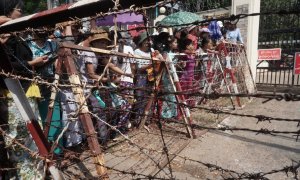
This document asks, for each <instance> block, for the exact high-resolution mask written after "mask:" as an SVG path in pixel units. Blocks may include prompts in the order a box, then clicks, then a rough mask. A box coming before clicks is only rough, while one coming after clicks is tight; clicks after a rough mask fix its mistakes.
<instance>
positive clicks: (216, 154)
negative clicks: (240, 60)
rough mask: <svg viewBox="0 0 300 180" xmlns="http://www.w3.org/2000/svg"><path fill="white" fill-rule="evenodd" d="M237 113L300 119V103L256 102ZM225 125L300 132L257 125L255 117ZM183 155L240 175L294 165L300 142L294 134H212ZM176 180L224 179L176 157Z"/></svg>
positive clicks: (289, 125)
mask: <svg viewBox="0 0 300 180" xmlns="http://www.w3.org/2000/svg"><path fill="white" fill-rule="evenodd" d="M236 112H237V113H241V114H252V115H257V114H261V115H265V116H270V117H281V118H289V119H294V118H298V119H300V102H284V101H282V102H279V101H276V100H272V101H269V102H267V103H265V104H263V103H262V100H261V99H255V100H254V101H253V102H252V103H250V104H248V105H247V106H246V107H245V108H244V109H243V110H237V111H236ZM222 123H223V124H225V125H228V126H236V127H246V128H251V129H260V128H268V129H270V130H273V129H274V130H278V131H297V130H299V129H300V127H297V123H294V122H272V123H269V122H264V123H259V124H256V121H255V120H254V119H253V118H245V117H243V118H241V117H237V116H230V117H228V118H226V119H225V120H224V121H223V122H222ZM179 155H181V156H185V157H187V158H191V159H194V160H198V161H201V162H205V163H212V164H215V165H218V166H221V167H223V168H226V169H230V170H234V171H237V172H240V173H243V172H248V173H258V172H269V171H272V170H274V169H281V168H283V167H284V166H290V165H291V164H292V161H298V162H299V161H300V140H299V141H298V142H296V141H295V137H292V136H291V135H286V134H281V135H278V136H270V135H262V134H259V135H256V134H255V133H251V132H233V133H232V132H208V133H206V134H205V135H204V136H202V137H201V138H198V139H196V140H193V141H192V142H191V143H190V144H189V146H187V147H186V148H185V149H184V150H183V151H182V152H181V153H180V154H179ZM172 165H173V167H174V170H175V172H174V176H175V177H176V179H222V178H221V174H220V173H219V172H215V171H214V172H209V171H208V169H207V168H205V167H204V166H201V165H199V163H194V162H190V161H185V162H184V161H183V160H182V159H181V158H175V160H174V161H173V164H172ZM267 177H268V178H270V179H293V178H292V177H291V176H289V177H287V176H286V175H285V174H284V173H277V174H273V175H269V176H267Z"/></svg>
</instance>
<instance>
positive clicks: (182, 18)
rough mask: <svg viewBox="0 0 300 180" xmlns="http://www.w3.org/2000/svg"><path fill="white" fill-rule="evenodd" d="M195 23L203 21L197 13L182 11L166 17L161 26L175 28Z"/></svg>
mask: <svg viewBox="0 0 300 180" xmlns="http://www.w3.org/2000/svg"><path fill="white" fill-rule="evenodd" d="M195 21H202V18H201V17H200V16H199V15H198V14H195V13H191V12H185V11H180V12H177V13H174V14H171V15H169V16H167V17H165V18H164V19H162V20H161V21H160V24H161V25H163V26H173V25H180V24H188V23H193V22H195Z"/></svg>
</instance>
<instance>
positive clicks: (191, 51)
mask: <svg viewBox="0 0 300 180" xmlns="http://www.w3.org/2000/svg"><path fill="white" fill-rule="evenodd" d="M179 49H180V51H181V52H182V53H185V54H186V56H185V59H184V62H183V73H182V75H181V77H180V82H181V87H182V91H183V92H184V93H188V94H190V93H192V92H193V90H194V88H193V81H194V71H195V65H196V59H195V47H194V45H193V41H192V40H190V39H183V40H181V41H180V43H179ZM190 97H191V96H190V95H185V98H186V99H187V100H188V101H187V103H188V105H194V102H195V101H193V100H191V99H189V98H190Z"/></svg>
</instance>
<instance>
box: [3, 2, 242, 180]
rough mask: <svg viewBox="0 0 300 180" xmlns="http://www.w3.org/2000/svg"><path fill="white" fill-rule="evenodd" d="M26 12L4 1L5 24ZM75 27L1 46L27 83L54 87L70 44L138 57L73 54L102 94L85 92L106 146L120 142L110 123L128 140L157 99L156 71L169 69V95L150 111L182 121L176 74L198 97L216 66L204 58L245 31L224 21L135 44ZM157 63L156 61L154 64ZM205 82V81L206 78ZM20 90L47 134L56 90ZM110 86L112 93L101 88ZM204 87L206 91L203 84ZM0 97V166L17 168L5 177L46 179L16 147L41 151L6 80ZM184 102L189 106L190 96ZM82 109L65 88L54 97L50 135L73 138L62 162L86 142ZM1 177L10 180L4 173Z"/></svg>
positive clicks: (65, 144)
mask: <svg viewBox="0 0 300 180" xmlns="http://www.w3.org/2000/svg"><path fill="white" fill-rule="evenodd" d="M23 8H24V4H23V1H22V0H2V1H1V4H0V10H1V14H0V15H1V16H0V23H5V22H7V21H9V20H12V19H16V18H19V17H21V15H22V9H23ZM70 24H71V23H70V22H67V23H60V24H57V25H56V26H55V31H53V32H51V33H49V32H48V31H45V32H43V31H33V32H31V33H24V34H18V35H15V34H10V35H9V36H7V35H1V44H2V46H3V47H4V49H5V50H6V53H7V54H8V56H9V59H10V62H11V65H12V67H13V72H14V73H16V74H18V75H22V76H24V77H33V76H39V77H41V78H42V79H44V80H46V81H47V82H49V83H52V82H53V81H54V76H55V70H57V69H58V67H57V64H58V59H57V56H55V54H56V52H57V51H58V49H59V47H58V44H57V41H60V42H62V41H68V42H71V43H73V44H76V45H79V46H83V47H93V48H98V49H104V50H112V51H115V52H121V53H126V54H131V55H136V56H139V57H140V58H128V57H121V56H113V55H109V54H103V53H97V52H90V51H83V50H76V49H73V50H72V53H73V56H72V58H73V60H74V63H75V65H76V68H77V70H78V72H79V77H80V80H81V83H82V84H84V85H93V86H96V88H87V87H89V86H84V87H85V88H84V94H85V97H86V101H87V103H88V107H89V110H90V111H91V112H92V113H93V114H95V115H96V116H97V118H95V119H94V126H95V129H96V131H97V134H98V137H99V142H100V143H101V144H102V145H105V144H106V143H107V141H108V140H109V139H113V138H114V137H115V136H116V132H115V131H113V130H111V128H109V127H108V126H107V124H106V123H109V124H110V125H112V126H114V127H116V128H118V129H119V130H120V131H121V132H123V133H126V132H127V131H128V130H129V129H130V128H132V127H137V126H138V125H139V123H140V121H141V119H142V117H143V115H144V111H145V107H146V106H147V102H148V100H149V98H150V93H151V91H149V90H151V89H153V87H154V86H155V83H156V82H155V81H156V78H158V76H156V75H157V74H159V72H158V71H157V69H162V68H161V67H163V68H165V69H166V70H165V71H162V72H163V73H162V74H161V83H160V86H159V88H160V89H161V90H162V91H163V92H170V93H169V94H166V95H164V96H163V98H162V99H161V100H159V102H158V105H157V107H158V108H150V110H152V111H153V114H154V116H155V117H160V118H163V119H178V118H180V117H181V116H182V114H181V112H180V111H179V110H178V106H177V103H176V97H175V95H174V94H172V92H174V91H175V90H176V89H174V84H173V80H174V77H173V76H172V74H174V73H175V74H176V75H178V76H179V81H180V84H181V87H182V90H183V91H184V92H186V91H192V90H193V88H194V83H193V82H194V79H195V71H197V70H199V71H202V72H205V71H206V69H207V67H208V66H209V61H208V58H207V56H205V55H204V54H206V53H207V52H209V51H211V50H214V47H215V46H216V44H217V43H219V42H220V41H226V40H228V41H231V42H234V43H236V42H237V41H238V42H240V43H243V41H242V38H241V35H240V31H239V29H238V28H236V25H235V24H232V23H230V22H226V23H225V25H224V26H223V23H222V22H220V21H219V22H217V21H213V22H212V23H210V24H207V25H204V26H195V25H193V26H190V27H186V28H181V29H174V30H173V33H172V34H170V33H168V32H161V31H160V29H159V27H158V33H156V35H152V36H151V35H149V33H147V32H146V31H141V32H140V34H139V35H138V36H137V37H131V36H130V34H129V33H119V32H118V33H115V31H114V30H112V29H111V30H110V29H109V28H107V27H96V28H92V29H91V30H90V31H89V32H82V31H80V30H81V29H82V28H81V25H78V24H76V25H74V24H72V25H70ZM115 39H116V41H115ZM142 57H143V58H142ZM153 57H155V58H156V59H157V60H156V61H152V60H151V58H153ZM60 71H61V72H62V75H61V77H60V83H62V84H64V83H69V80H70V79H69V78H70V75H68V74H67V71H66V69H65V68H63V67H62V68H60ZM199 78H200V79H204V78H205V73H204V74H203V75H200V77H199ZM20 82H21V85H22V88H23V90H24V92H26V95H27V98H28V100H29V102H30V105H31V107H32V110H33V112H34V113H35V116H36V119H37V120H39V122H40V124H41V127H42V128H45V127H46V119H47V114H48V106H49V104H50V99H51V93H52V91H51V88H50V87H49V86H47V85H45V84H38V85H36V84H34V83H32V82H29V81H25V80H21V81H20ZM103 86H105V87H107V88H97V87H103ZM199 86H200V88H201V86H203V83H202V85H201V83H200V84H199ZM0 90H1V96H2V97H5V99H1V101H0V103H1V108H0V111H1V112H0V113H1V114H6V116H2V117H1V122H0V125H1V128H3V129H4V130H5V131H6V133H7V135H3V134H2V135H1V136H0V142H4V143H0V151H1V152H0V156H1V160H4V161H3V162H1V163H0V168H1V167H16V166H17V165H18V169H17V172H18V173H10V172H11V171H8V173H5V174H6V177H10V178H11V177H19V178H20V177H21V178H24V179H27V178H29V179H31V178H32V177H35V178H39V177H42V173H40V172H39V171H38V170H37V169H38V168H36V167H35V166H36V163H32V162H33V161H37V160H34V159H33V158H32V157H31V156H30V154H29V153H28V152H26V151H25V150H24V149H22V148H20V147H17V145H16V144H15V143H14V139H17V140H18V141H20V142H21V143H22V144H24V145H25V146H26V147H28V148H29V149H32V150H33V151H36V150H37V148H36V145H35V144H34V142H33V140H32V138H31V136H30V135H29V133H28V131H27V128H26V124H25V122H24V120H23V119H22V116H21V114H20V112H19V111H18V109H17V105H16V104H15V102H14V101H13V100H12V98H11V96H10V93H9V91H8V89H7V87H6V86H5V83H4V82H3V78H2V81H1V86H0ZM185 96H186V99H189V96H188V95H185ZM195 103H196V102H194V101H192V100H189V101H188V104H190V105H195ZM78 108H79V105H78V104H77V103H76V102H75V100H74V93H73V91H72V89H71V88H68V87H62V88H60V91H59V92H58V94H57V95H56V97H55V103H54V108H53V114H52V122H51V125H50V129H49V134H48V139H49V140H50V141H55V139H56V138H57V136H58V135H59V134H60V133H61V131H62V129H63V128H64V127H66V126H67V129H68V130H67V131H66V132H65V133H64V136H63V138H62V139H61V140H60V141H59V145H58V147H57V148H56V149H55V151H54V152H55V153H56V154H58V155H59V154H62V153H63V152H64V149H69V150H74V151H76V150H77V148H78V147H81V146H82V143H84V142H85V138H86V137H85V134H84V132H83V130H82V126H81V123H80V121H79V120H78V117H75V120H74V117H73V116H72V114H74V112H76V111H77V110H78ZM70 119H72V120H70ZM149 122H150V121H149ZM149 122H146V123H149ZM7 136H9V138H7ZM6 160H7V161H6ZM8 162H9V164H7V163H8ZM42 170H43V169H42ZM0 172H1V171H0ZM2 176H3V178H4V173H3V174H2ZM0 179H1V174H0Z"/></svg>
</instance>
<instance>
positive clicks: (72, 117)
mask: <svg viewBox="0 0 300 180" xmlns="http://www.w3.org/2000/svg"><path fill="white" fill-rule="evenodd" d="M170 2H173V1H171V0H169V1H167V0H165V1H163V2H161V3H158V4H156V5H153V6H148V7H143V8H138V7H134V6H132V7H131V8H129V9H128V10H124V11H122V12H120V11H118V9H117V8H114V9H112V10H110V12H108V13H105V14H104V13H100V14H97V15H96V16H94V17H92V18H90V19H93V18H99V17H100V18H101V17H103V16H105V15H117V14H121V13H126V12H138V13H140V14H143V11H144V10H147V9H150V8H154V7H158V6H161V5H163V4H164V3H170ZM268 13H269V14H271V13H272V14H280V15H283V14H288V13H291V14H299V13H300V12H299V11H277V12H267V13H253V14H239V15H236V16H234V15H233V16H231V17H229V18H219V19H215V20H223V21H224V20H230V21H233V20H239V19H242V18H246V17H249V16H258V15H268ZM143 16H144V23H145V27H143V28H136V30H141V29H146V30H149V29H151V28H157V27H158V26H147V24H146V23H147V22H148V21H147V17H146V16H145V14H143ZM90 19H89V20H90ZM73 21H74V22H73V23H74V24H75V23H79V22H84V21H83V20H81V19H77V18H75V19H73ZM210 21H212V20H204V21H196V22H193V23H187V24H181V25H174V26H159V27H179V26H180V27H188V26H190V25H200V24H204V23H207V22H210ZM69 25H72V24H71V23H70V24H69ZM37 30H38V29H26V30H25V31H27V32H28V31H31V32H32V31H37ZM49 30H50V29H46V30H44V31H45V32H46V31H49ZM25 31H18V32H14V33H22V32H25ZM122 31H123V32H124V31H125V30H119V32H122ZM126 31H128V30H126ZM147 32H148V31H147ZM148 36H149V33H148ZM111 55H116V54H111ZM151 60H152V66H153V68H154V64H153V60H154V59H153V57H151ZM104 73H105V72H103V74H102V76H103V75H104ZM154 73H155V72H154ZM0 74H1V75H2V76H4V77H9V78H14V79H19V80H25V81H30V82H34V83H36V84H43V85H47V86H48V87H54V88H55V89H57V90H59V91H60V90H61V89H59V87H64V88H67V87H69V88H72V87H81V88H87V87H89V88H95V87H97V88H100V89H101V88H103V89H106V90H108V91H109V92H111V93H119V92H122V90H144V91H147V92H149V93H151V94H153V95H154V98H155V99H154V101H155V104H156V108H157V109H159V106H158V100H164V99H163V96H165V95H168V94H173V95H190V96H199V97H204V98H206V99H212V100H216V99H219V98H221V97H248V98H249V97H256V98H266V99H275V100H278V101H281V100H285V101H299V100H300V96H299V95H297V94H291V93H286V94H283V95H279V94H265V93H255V94H250V93H218V92H213V93H210V94H207V93H204V92H201V91H199V92H194V91H190V92H176V93H171V92H164V91H161V90H159V89H158V87H157V86H156V84H155V86H154V89H147V88H135V87H133V88H115V89H110V88H107V87H106V86H92V85H88V84H72V83H68V84H60V83H56V84H53V83H49V82H48V81H47V80H44V79H43V78H42V77H35V78H28V77H23V76H20V75H15V74H12V73H6V72H4V71H2V72H0ZM156 78H157V77H156V76H154V79H155V81H156ZM90 95H91V93H90V94H88V95H87V97H85V99H88V96H90ZM151 97H152V96H145V101H148V100H147V98H151ZM4 98H5V97H4ZM57 102H60V101H57ZM74 102H75V103H76V104H77V110H75V111H74V112H72V113H69V114H68V115H67V116H68V120H67V124H69V123H70V122H73V121H76V120H77V119H78V116H79V113H80V109H81V108H82V106H84V104H83V103H84V102H82V103H79V104H78V103H77V102H76V101H75V100H74ZM65 103H68V102H65ZM176 104H177V105H180V106H185V107H189V108H198V109H204V110H208V112H212V113H214V114H218V113H224V114H231V115H236V116H245V117H252V118H257V123H258V122H262V121H269V122H271V121H272V120H277V121H289V122H298V123H299V120H297V119H284V118H272V117H267V116H263V115H241V114H237V113H231V112H224V111H221V110H217V109H214V108H211V109H209V108H207V109H205V108H203V107H194V106H189V105H186V104H185V103H178V102H176ZM88 107H89V108H91V106H88ZM111 110H115V111H123V112H124V110H116V109H114V108H112V109H110V108H108V109H106V111H111ZM129 112H130V113H133V114H134V113H136V112H133V111H129ZM89 115H91V116H92V117H94V118H95V119H96V120H99V121H101V122H102V123H104V124H105V125H106V126H108V127H109V128H110V129H111V130H113V131H116V132H117V133H118V134H119V135H120V136H121V137H122V138H124V139H125V140H126V141H128V142H129V144H130V145H131V146H133V147H136V148H138V151H139V152H140V153H142V154H144V155H145V156H146V157H147V158H148V159H150V160H151V161H152V162H153V163H154V164H155V166H156V167H157V168H158V169H159V170H160V171H163V172H164V173H165V175H167V176H168V179H170V178H171V179H174V175H173V169H172V165H171V160H170V157H169V156H170V155H174V153H170V152H169V150H168V146H167V144H166V142H165V137H164V136H165V135H164V131H163V125H162V122H161V118H160V117H157V116H156V115H154V114H153V113H152V115H147V117H148V118H152V119H154V120H156V121H155V123H156V124H157V127H158V129H159V132H160V133H159V134H160V137H161V139H162V146H163V148H162V151H161V152H162V153H164V154H165V155H166V158H167V161H168V163H167V164H168V169H169V171H170V174H168V173H167V172H166V171H165V170H164V168H163V167H161V166H160V164H159V162H157V161H156V160H155V159H154V158H153V157H151V156H150V155H149V153H147V151H146V148H145V147H142V146H141V145H139V144H138V143H135V142H134V141H133V140H132V139H130V138H129V136H127V135H125V134H123V133H122V132H121V131H120V130H119V129H118V127H116V126H113V125H112V124H110V123H108V122H106V121H104V120H102V119H101V118H100V117H99V116H98V115H97V114H95V113H93V112H89ZM138 115H140V116H144V114H138ZM169 121H170V122H173V123H177V124H181V125H184V126H186V125H187V124H186V123H182V122H179V121H175V120H169ZM189 125H190V124H189ZM298 125H299V124H298ZM1 126H6V125H1ZM1 126H0V132H1V134H2V135H4V136H7V134H6V132H5V131H3V129H1ZM50 126H51V127H56V128H60V127H57V126H54V125H50ZM191 127H192V128H193V129H196V130H203V129H206V130H215V131H231V132H233V131H244V132H252V133H256V134H266V135H273V136H275V135H277V134H292V135H293V136H296V141H297V140H298V138H299V136H300V130H298V131H278V130H269V129H264V128H262V129H249V128H238V127H230V126H223V127H218V128H215V127H206V126H201V125H197V124H191ZM60 130H62V131H61V133H60V135H59V136H58V138H56V140H55V142H54V143H53V144H52V148H51V152H53V150H54V149H55V148H56V147H57V146H59V143H58V141H59V140H60V139H61V138H62V137H63V134H64V133H65V132H67V131H71V132H73V130H70V129H69V128H68V125H67V126H65V127H64V128H61V129H60ZM74 132H76V133H79V134H82V135H86V136H87V137H88V136H91V134H86V133H85V132H79V131H78V132H77V131H74ZM97 133H98V132H95V134H97ZM93 135H94V134H93ZM98 139H99V138H98ZM13 143H15V144H17V145H19V146H20V147H21V148H22V149H24V150H26V151H28V152H29V153H30V154H31V156H33V157H35V158H39V159H42V160H46V162H55V161H56V160H49V159H45V157H41V156H39V155H38V152H33V151H31V150H30V149H28V148H27V147H26V146H25V145H23V144H21V143H19V142H18V141H17V140H16V139H13ZM70 152H72V151H70ZM76 155H78V154H76ZM76 155H75V156H74V157H73V158H75V159H76V158H77V159H79V160H81V159H80V158H78V157H77V156H76ZM175 156H177V157H180V156H179V155H175ZM181 158H183V159H185V160H190V161H194V162H198V163H200V164H202V165H204V166H206V167H208V168H209V169H210V170H216V171H220V172H227V173H230V174H232V175H234V177H232V178H234V179H245V178H249V179H266V177H265V176H267V175H270V174H275V173H279V172H285V173H286V174H288V173H292V174H294V175H295V177H297V175H298V172H297V170H298V169H299V166H300V165H299V162H298V163H297V164H296V165H292V166H286V167H284V168H282V169H277V170H272V171H270V172H266V173H238V172H236V171H232V170H228V169H224V168H222V167H220V166H217V165H213V164H210V163H203V162H201V161H197V160H192V159H188V158H186V157H183V156H181ZM62 159H65V158H62ZM94 164H97V165H98V166H103V167H105V168H107V169H109V170H113V171H117V172H119V173H121V174H127V175H131V176H132V177H136V176H138V179H143V178H144V179H165V178H159V177H156V176H151V175H145V174H141V173H137V172H135V171H125V170H118V169H115V168H112V167H108V166H105V165H103V164H99V163H94ZM141 168H142V167H141ZM1 170H2V169H1V168H0V171H1ZM3 170H6V171H9V170H10V169H9V168H3ZM11 170H12V169H11ZM139 176H142V177H139ZM100 178H101V177H100ZM228 179H230V178H228Z"/></svg>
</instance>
